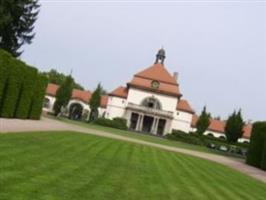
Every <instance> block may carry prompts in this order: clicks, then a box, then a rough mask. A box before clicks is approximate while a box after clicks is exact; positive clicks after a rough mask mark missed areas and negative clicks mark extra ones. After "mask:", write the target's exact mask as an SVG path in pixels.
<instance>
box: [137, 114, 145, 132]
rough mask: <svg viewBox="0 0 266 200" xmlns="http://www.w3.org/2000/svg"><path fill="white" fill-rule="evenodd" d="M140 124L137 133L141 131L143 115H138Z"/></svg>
mask: <svg viewBox="0 0 266 200" xmlns="http://www.w3.org/2000/svg"><path fill="white" fill-rule="evenodd" d="M139 116H140V123H139V129H138V130H139V131H142V125H143V118H144V115H143V114H140V115H139Z"/></svg>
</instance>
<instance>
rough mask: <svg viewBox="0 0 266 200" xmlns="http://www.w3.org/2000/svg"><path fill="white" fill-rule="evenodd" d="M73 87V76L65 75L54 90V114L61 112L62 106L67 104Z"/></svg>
mask: <svg viewBox="0 0 266 200" xmlns="http://www.w3.org/2000/svg"><path fill="white" fill-rule="evenodd" d="M72 89H73V78H72V77H71V76H67V77H66V80H65V81H64V82H63V84H62V85H61V86H60V87H59V89H58V90H57V92H56V96H55V97H56V100H55V103H54V107H53V109H54V114H55V115H58V114H59V113H60V112H61V108H62V106H67V104H68V102H69V100H70V98H71V95H72Z"/></svg>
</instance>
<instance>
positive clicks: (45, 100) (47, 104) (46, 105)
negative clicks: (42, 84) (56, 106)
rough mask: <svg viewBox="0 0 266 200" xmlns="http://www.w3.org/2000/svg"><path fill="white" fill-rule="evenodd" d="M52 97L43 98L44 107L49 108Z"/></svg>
mask: <svg viewBox="0 0 266 200" xmlns="http://www.w3.org/2000/svg"><path fill="white" fill-rule="evenodd" d="M50 104H51V103H50V99H49V98H47V97H45V98H44V100H43V107H44V108H47V109H49V108H50Z"/></svg>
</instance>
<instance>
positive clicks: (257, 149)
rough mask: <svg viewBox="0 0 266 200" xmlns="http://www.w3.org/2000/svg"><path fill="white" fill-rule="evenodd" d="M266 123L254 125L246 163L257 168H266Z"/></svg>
mask: <svg viewBox="0 0 266 200" xmlns="http://www.w3.org/2000/svg"><path fill="white" fill-rule="evenodd" d="M265 140H266V122H256V123H254V124H253V128H252V134H251V138H250V146H249V151H248V156H247V160H246V162H247V163H248V164H249V165H252V166H255V167H262V166H265V151H266V147H265V145H264V144H265Z"/></svg>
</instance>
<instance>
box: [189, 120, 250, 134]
mask: <svg viewBox="0 0 266 200" xmlns="http://www.w3.org/2000/svg"><path fill="white" fill-rule="evenodd" d="M197 121H198V116H197V115H193V117H192V122H191V126H192V127H196V123H197ZM225 125H226V122H225V121H221V120H217V119H211V121H210V125H209V127H208V129H207V130H210V131H214V132H219V133H223V134H224V128H225ZM243 131H244V133H243V136H242V137H243V138H247V139H249V138H250V136H251V131H252V124H246V125H244V128H243Z"/></svg>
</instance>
